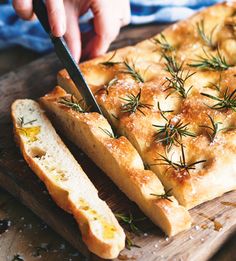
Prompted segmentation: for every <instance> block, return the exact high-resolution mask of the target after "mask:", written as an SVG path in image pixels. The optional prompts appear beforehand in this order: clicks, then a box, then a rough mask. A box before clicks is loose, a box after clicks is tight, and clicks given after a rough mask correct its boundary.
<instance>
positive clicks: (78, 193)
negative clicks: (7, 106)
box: [11, 99, 125, 259]
mask: <svg viewBox="0 0 236 261" xmlns="http://www.w3.org/2000/svg"><path fill="white" fill-rule="evenodd" d="M11 115H12V120H13V126H14V134H15V138H16V140H17V143H18V145H19V147H20V149H21V152H22V154H23V157H24V159H25V160H26V162H27V163H28V165H29V166H30V168H31V169H32V170H33V171H34V172H35V174H36V175H37V176H38V177H39V178H40V179H41V180H42V181H43V183H44V184H45V185H46V187H47V189H48V191H49V194H50V195H51V196H52V198H53V200H54V201H55V202H56V204H57V205H58V206H59V207H61V208H62V209H64V210H65V211H67V212H69V213H71V214H72V215H73V216H74V218H75V219H76V221H77V223H78V225H79V227H80V231H81V234H82V239H83V241H84V242H85V244H86V245H87V246H88V249H89V250H90V251H91V252H93V253H95V254H96V255H98V256H100V257H102V258H105V259H111V258H116V257H117V256H118V254H119V252H120V251H121V250H122V249H123V248H124V245H125V234H124V231H123V229H122V228H121V227H120V225H119V223H118V221H117V220H116V218H115V216H114V214H113V213H112V211H111V210H110V208H109V207H108V206H107V204H106V203H105V202H104V201H102V200H101V199H100V198H99V197H98V192H97V190H96V188H95V187H94V186H93V184H92V183H91V181H90V180H89V179H88V177H87V176H86V174H85V173H84V172H83V170H82V168H81V167H80V165H79V164H78V163H77V162H76V160H75V159H74V157H73V156H72V154H71V153H70V152H69V150H68V149H67V147H66V146H65V145H64V143H63V142H62V140H61V139H60V137H59V136H58V135H57V133H56V132H55V130H54V128H53V127H52V125H51V123H50V122H49V120H48V119H47V117H46V115H45V114H44V112H43V110H42V109H41V108H40V106H39V104H38V103H37V102H35V101H33V100H27V99H25V100H16V101H15V102H14V103H13V104H12V110H11ZM88 195H89V196H88Z"/></svg>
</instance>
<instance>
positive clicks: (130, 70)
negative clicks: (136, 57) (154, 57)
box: [119, 60, 144, 83]
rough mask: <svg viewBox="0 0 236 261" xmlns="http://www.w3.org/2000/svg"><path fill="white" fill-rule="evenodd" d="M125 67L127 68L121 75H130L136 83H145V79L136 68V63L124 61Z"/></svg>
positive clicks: (121, 71)
mask: <svg viewBox="0 0 236 261" xmlns="http://www.w3.org/2000/svg"><path fill="white" fill-rule="evenodd" d="M123 65H124V67H125V68H124V70H120V71H119V72H120V73H126V74H129V75H131V77H132V78H133V79H134V80H135V81H136V82H141V83H144V78H143V77H142V75H141V74H140V72H139V71H138V70H137V69H136V68H135V64H134V61H132V62H130V61H128V60H124V62H123Z"/></svg>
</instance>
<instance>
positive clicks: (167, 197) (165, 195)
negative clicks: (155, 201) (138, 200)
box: [150, 188, 172, 202]
mask: <svg viewBox="0 0 236 261" xmlns="http://www.w3.org/2000/svg"><path fill="white" fill-rule="evenodd" d="M171 190H172V188H171V189H168V190H167V191H166V192H165V193H163V194H154V193H151V194H150V195H152V196H156V197H158V198H160V199H167V200H169V201H171V202H172V200H171V199H170V197H171V194H170V192H171Z"/></svg>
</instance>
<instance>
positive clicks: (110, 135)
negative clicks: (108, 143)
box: [99, 127, 117, 139]
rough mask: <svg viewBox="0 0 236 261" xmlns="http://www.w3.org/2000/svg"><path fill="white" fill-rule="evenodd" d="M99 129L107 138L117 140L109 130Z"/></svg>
mask: <svg viewBox="0 0 236 261" xmlns="http://www.w3.org/2000/svg"><path fill="white" fill-rule="evenodd" d="M99 129H100V130H102V131H103V132H104V133H105V134H107V136H109V137H110V138H112V139H117V136H116V135H115V134H114V133H113V132H110V131H109V130H107V129H103V128H101V127H99Z"/></svg>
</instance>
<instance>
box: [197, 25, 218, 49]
mask: <svg viewBox="0 0 236 261" xmlns="http://www.w3.org/2000/svg"><path fill="white" fill-rule="evenodd" d="M215 29H216V26H215V27H214V28H213V29H212V30H211V32H210V34H209V35H207V34H206V32H205V25H204V20H201V21H200V22H199V23H197V32H198V35H199V36H200V38H201V39H202V41H203V43H205V45H207V46H208V47H210V48H212V49H214V48H216V45H215V44H214V42H213V34H214V31H215Z"/></svg>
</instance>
